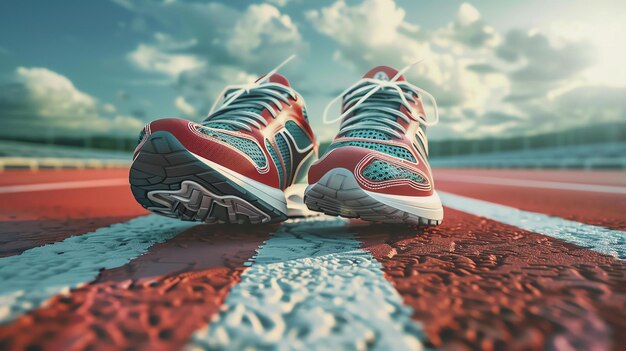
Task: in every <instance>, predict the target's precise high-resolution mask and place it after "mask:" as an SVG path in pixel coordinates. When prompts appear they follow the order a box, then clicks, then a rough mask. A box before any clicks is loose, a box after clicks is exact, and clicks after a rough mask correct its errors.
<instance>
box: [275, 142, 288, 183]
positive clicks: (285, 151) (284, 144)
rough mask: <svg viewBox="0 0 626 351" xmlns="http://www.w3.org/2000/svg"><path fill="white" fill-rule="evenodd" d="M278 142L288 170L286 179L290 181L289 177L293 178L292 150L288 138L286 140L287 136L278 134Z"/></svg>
mask: <svg viewBox="0 0 626 351" xmlns="http://www.w3.org/2000/svg"><path fill="white" fill-rule="evenodd" d="M276 144H277V145H278V151H280V156H281V157H282V159H283V162H284V163H285V169H286V171H287V175H286V177H285V179H286V180H287V181H288V180H289V178H291V152H290V150H289V145H288V144H287V140H285V137H283V136H282V135H280V134H278V135H276Z"/></svg>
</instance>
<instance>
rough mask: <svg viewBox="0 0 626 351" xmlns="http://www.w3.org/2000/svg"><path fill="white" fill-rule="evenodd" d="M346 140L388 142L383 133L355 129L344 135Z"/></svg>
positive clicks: (387, 137)
mask: <svg viewBox="0 0 626 351" xmlns="http://www.w3.org/2000/svg"><path fill="white" fill-rule="evenodd" d="M344 137H347V138H364V139H372V140H389V139H390V138H389V135H387V134H386V133H384V132H381V131H377V130H372V129H356V130H351V131H349V132H347V133H346V134H344Z"/></svg>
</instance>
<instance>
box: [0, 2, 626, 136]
mask: <svg viewBox="0 0 626 351" xmlns="http://www.w3.org/2000/svg"><path fill="white" fill-rule="evenodd" d="M624 19H626V9H625V7H624V6H623V5H621V4H620V1H617V0H616V1H600V2H594V3H593V4H588V3H587V2H571V1H551V2H545V1H525V2H514V3H513V2H503V1H473V2H461V1H446V2H443V1H401V0H397V1H393V0H365V1H341V0H324V1H305V0H273V1H268V2H261V1H255V2H249V1H226V2H222V3H220V2H200V1H182V0H159V1H147V0H141V1H130V0H115V1H88V2H87V1H79V0H73V1H69V0H60V1H30V0H20V1H17V0H9V1H3V2H2V3H0V130H2V131H4V132H5V133H6V132H9V133H11V134H16V133H22V134H28V133H33V130H38V128H33V127H40V126H41V127H45V128H47V129H48V130H52V131H54V133H57V134H75V133H82V134H90V133H95V134H98V133H115V134H116V135H134V134H136V133H137V130H138V129H139V128H141V126H142V125H143V124H144V123H145V122H147V121H149V120H151V119H156V118H162V117H183V118H191V119H195V120H200V119H202V118H203V117H204V116H205V115H206V113H207V112H208V107H209V106H210V105H211V104H212V102H213V100H214V99H215V97H216V94H217V93H218V92H219V91H220V90H221V89H222V88H223V87H224V86H225V85H226V84H237V83H243V82H245V81H247V80H249V79H253V78H254V77H256V76H258V75H260V74H263V73H264V72H266V71H268V70H270V69H272V68H273V67H274V66H275V65H277V64H278V63H280V62H281V61H282V60H283V59H284V58H286V57H288V56H289V55H291V54H294V53H295V54H297V55H298V58H297V60H296V61H294V62H293V63H291V64H290V65H288V66H286V67H285V68H284V70H283V71H282V72H283V73H284V74H285V75H286V76H287V77H288V78H289V79H290V81H291V82H292V85H293V86H294V88H295V89H296V90H298V91H299V92H300V93H301V94H302V95H303V96H304V98H305V100H306V101H307V105H308V107H309V111H310V115H311V119H312V123H313V126H314V128H315V130H316V132H317V133H318V135H319V136H320V138H321V139H328V138H331V137H332V136H333V134H334V132H335V131H336V128H337V126H336V125H323V124H322V123H321V112H322V111H323V109H324V106H325V104H326V103H327V102H328V101H330V100H331V99H332V98H333V97H334V96H335V95H336V94H338V93H339V92H340V91H342V90H343V89H344V88H346V87H347V86H349V85H351V84H352V83H353V82H354V81H355V80H357V79H358V78H359V77H360V76H361V75H362V74H363V73H364V72H365V71H367V70H368V69H369V68H371V67H373V66H376V65H381V64H384V65H390V66H394V67H398V68H400V67H402V66H404V65H406V64H408V63H410V62H412V61H414V60H416V59H418V58H422V59H423V60H424V61H423V62H422V63H420V64H419V65H418V66H416V67H415V68H414V69H412V70H411V71H410V72H409V73H408V78H409V80H411V81H412V82H413V83H415V84H417V85H418V86H422V87H423V88H425V89H427V90H429V91H431V92H432V93H433V95H434V96H435V97H436V98H437V99H438V101H439V104H440V107H441V123H440V124H439V125H438V126H435V127H433V128H431V130H429V134H430V136H431V138H436V139H444V138H481V137H490V136H506V135H519V134H529V133H539V132H543V131H551V130H558V129H563V128H568V127H574V126H580V125H586V124H591V123H604V122H614V121H626V107H625V106H626V103H625V102H624V99H623V96H625V94H624V93H625V92H626V90H625V86H626V73H625V72H626V70H624V69H623V68H622V66H623V62H624V61H626V49H624V48H623V47H619V46H618V45H617V44H616V43H615V41H614V39H615V38H616V37H617V36H618V33H625V32H626V24H625V23H626V21H625V20H624Z"/></svg>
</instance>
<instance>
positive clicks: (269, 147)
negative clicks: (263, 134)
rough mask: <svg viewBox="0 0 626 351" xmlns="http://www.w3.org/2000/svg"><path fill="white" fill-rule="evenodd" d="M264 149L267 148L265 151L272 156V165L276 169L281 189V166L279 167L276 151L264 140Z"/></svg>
mask: <svg viewBox="0 0 626 351" xmlns="http://www.w3.org/2000/svg"><path fill="white" fill-rule="evenodd" d="M265 147H266V148H267V150H268V151H269V152H270V156H272V161H274V164H275V165H276V169H277V170H278V180H279V182H280V187H281V188H282V187H283V166H281V164H280V159H278V154H276V150H274V147H273V146H272V144H270V141H269V140H267V139H265Z"/></svg>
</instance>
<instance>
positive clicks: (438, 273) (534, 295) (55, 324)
mask: <svg viewBox="0 0 626 351" xmlns="http://www.w3.org/2000/svg"><path fill="white" fill-rule="evenodd" d="M460 175H461V176H463V175H470V176H474V177H494V178H499V179H506V180H511V179H513V180H536V181H548V182H556V183H576V184H592V185H593V184H595V185H606V186H615V187H624V186H626V177H624V176H623V175H624V173H618V172H569V171H567V172H563V171H517V170H506V171H502V170H494V171H491V170H437V171H436V172H435V180H436V182H437V187H438V189H440V190H443V191H447V192H451V193H455V194H458V195H463V196H468V197H473V198H477V199H482V200H486V201H490V202H494V203H500V204H504V205H508V206H512V207H517V208H520V209H523V210H527V211H534V212H540V213H545V214H549V215H553V216H558V217H562V218H567V219H571V220H575V221H580V222H583V223H588V224H594V225H601V226H606V227H609V228H613V229H620V230H624V229H626V225H625V221H626V219H625V218H624V217H625V216H624V213H626V195H623V194H611V193H606V192H601V193H600V192H590V191H570V190H558V189H544V188H536V187H520V186H507V185H489V184H475V183H468V182H456V181H454V180H450V179H447V180H444V178H446V176H447V177H448V178H450V177H459V176H460ZM126 177H127V171H126V170H104V171H40V172H29V171H15V172H5V173H2V177H0V179H1V180H0V189H1V187H7V186H16V185H29V184H42V183H57V182H70V181H88V180H103V179H125V178H126ZM439 178H441V179H439ZM143 214H146V212H145V210H143V209H142V208H141V207H140V206H139V205H137V204H136V203H135V202H134V200H133V199H132V196H131V194H130V191H129V189H128V187H127V186H126V185H124V184H122V185H116V186H108V187H95V188H91V187H85V188H77V189H57V190H47V191H32V192H29V191H25V192H17V193H4V194H3V193H0V220H1V222H0V232H1V233H2V234H1V236H0V256H8V255H16V254H19V253H20V252H22V251H23V250H26V249H28V248H31V247H34V246H39V245H44V244H47V243H52V242H55V241H60V240H63V239H64V238H66V237H69V236H71V235H80V234H83V233H86V232H89V231H92V230H95V229H97V228H99V227H101V226H106V225H110V224H113V223H116V222H120V221H124V220H127V219H129V218H132V217H136V216H140V215H143ZM207 228H208V227H207V226H202V225H201V226H196V227H194V228H192V229H190V230H188V231H186V232H184V233H182V234H179V235H178V236H177V237H175V238H174V239H171V240H169V241H167V242H165V243H162V244H158V245H155V246H154V247H153V248H151V249H150V251H149V252H148V253H147V254H145V255H143V256H140V257H138V258H136V259H134V260H133V261H131V262H130V263H128V264H126V265H124V266H122V267H119V268H116V269H111V270H104V271H102V272H101V273H100V275H99V276H98V278H97V279H96V280H95V281H94V282H91V283H89V284H87V285H85V286H82V287H80V288H78V289H75V290H72V291H71V292H70V293H69V294H68V295H64V296H57V297H55V298H53V299H52V300H51V301H50V302H49V303H48V304H47V305H46V306H43V307H41V308H38V309H35V310H34V311H32V312H30V313H28V314H26V315H24V316H22V317H20V318H18V319H17V320H15V321H13V322H12V323H10V324H9V325H7V326H2V327H0V346H4V348H6V349H16V350H17V349H23V348H27V347H39V348H41V349H49V350H55V349H60V348H61V349H65V348H75V349H81V348H94V349H103V350H104V349H120V348H126V347H128V348H134V349H146V350H147V349H151V350H156V349H164V350H165V349H172V348H174V349H176V348H180V347H181V346H182V345H184V343H185V342H186V340H187V339H188V337H189V335H191V333H193V331H194V330H197V329H198V328H200V327H202V326H204V325H206V323H207V322H208V321H209V319H210V318H211V316H213V315H214V314H215V313H216V312H217V311H218V309H219V307H220V305H221V303H222V301H223V299H224V298H225V297H226V295H227V293H228V291H229V290H230V288H231V287H232V286H233V285H234V284H236V283H237V282H238V280H239V277H240V275H241V273H242V272H243V271H244V269H245V268H244V267H243V262H245V261H246V260H247V259H248V258H250V257H251V256H252V255H253V253H254V249H255V248H256V247H258V246H259V245H260V244H261V242H262V241H263V240H266V239H267V238H268V236H269V233H271V232H273V231H275V230H276V227H275V226H274V227H265V226H257V227H253V228H244V227H238V229H237V230H238V231H237V232H233V231H232V229H230V228H226V227H219V228H218V227H211V229H210V230H207ZM349 228H350V229H349V230H350V231H351V232H353V233H355V236H356V237H357V238H358V239H359V240H360V241H361V242H362V243H363V248H365V249H367V250H369V251H370V252H371V253H372V254H373V256H374V257H375V258H376V259H377V260H378V261H380V262H381V264H382V266H383V269H384V271H385V274H386V276H387V277H388V279H389V280H390V281H391V282H392V283H393V285H394V286H395V287H396V289H397V290H398V292H399V293H400V294H401V295H402V297H403V298H404V302H405V304H407V305H408V306H411V307H412V308H413V309H414V310H415V312H414V318H415V319H416V320H418V321H420V322H422V323H423V324H424V328H425V332H426V336H427V339H428V340H429V341H428V342H429V344H428V346H432V347H437V348H442V349H455V350H472V349H474V350H478V349H484V350H497V349H543V348H553V349H568V348H571V349H602V350H604V349H615V350H617V349H620V347H621V346H620V345H625V344H626V339H625V337H626V334H624V333H622V332H620V331H623V330H626V313H625V312H624V311H626V288H625V287H626V266H625V264H624V262H623V261H620V260H617V259H615V258H612V257H609V256H605V255H602V254H598V253H596V252H593V251H590V250H587V249H584V248H580V247H577V246H575V245H572V244H569V243H566V242H563V241H561V240H558V239H554V238H549V237H546V236H543V235H540V234H537V233H532V232H527V231H524V230H520V229H518V228H515V227H511V226H509V225H505V224H502V223H498V222H495V221H492V220H488V219H482V218H479V217H476V216H472V215H468V214H465V213H462V212H458V211H455V210H451V209H446V219H445V220H444V224H443V225H442V226H440V227H437V228H430V229H427V230H424V231H417V232H416V230H415V229H398V228H394V230H393V234H391V233H390V231H389V230H388V227H383V226H377V225H367V224H364V223H362V222H358V221H355V222H354V223H353V225H352V226H351V227H349ZM0 348H3V347H0Z"/></svg>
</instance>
